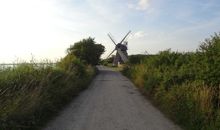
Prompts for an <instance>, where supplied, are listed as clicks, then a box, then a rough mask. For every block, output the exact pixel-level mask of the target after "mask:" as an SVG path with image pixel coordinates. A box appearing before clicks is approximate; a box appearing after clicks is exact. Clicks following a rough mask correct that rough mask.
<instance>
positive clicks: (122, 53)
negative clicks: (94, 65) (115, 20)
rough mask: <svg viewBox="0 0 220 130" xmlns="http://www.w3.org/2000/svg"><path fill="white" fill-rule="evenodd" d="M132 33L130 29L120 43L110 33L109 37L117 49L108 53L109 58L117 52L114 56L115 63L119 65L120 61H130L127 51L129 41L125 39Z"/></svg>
mask: <svg viewBox="0 0 220 130" xmlns="http://www.w3.org/2000/svg"><path fill="white" fill-rule="evenodd" d="M130 33H131V31H129V32H128V33H127V34H126V35H125V36H124V38H123V39H122V40H121V42H119V43H118V44H116V42H115V40H114V39H113V38H112V36H111V35H110V34H108V37H109V38H110V39H111V41H112V42H113V43H114V44H115V49H114V50H113V51H112V52H111V53H110V54H109V55H108V57H107V59H108V58H109V57H110V56H111V55H112V54H113V53H114V52H115V51H117V52H116V55H115V56H114V60H113V65H114V66H115V65H118V64H120V63H126V62H127V61H128V53H127V49H128V48H127V44H128V42H127V41H125V39H126V37H127V36H128V35H129V34H130Z"/></svg>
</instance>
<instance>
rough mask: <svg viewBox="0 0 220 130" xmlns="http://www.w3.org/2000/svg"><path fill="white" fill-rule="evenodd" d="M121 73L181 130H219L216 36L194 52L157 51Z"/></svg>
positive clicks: (219, 40)
mask: <svg viewBox="0 0 220 130" xmlns="http://www.w3.org/2000/svg"><path fill="white" fill-rule="evenodd" d="M134 61H135V60H134ZM123 73H124V74H125V75H127V76H128V77H129V78H131V79H132V80H133V82H134V83H135V84H136V85H137V86H138V87H139V88H141V91H143V92H145V93H147V94H148V95H149V96H150V97H151V99H153V101H154V102H155V103H156V104H157V105H158V106H159V107H160V108H161V109H162V110H163V111H164V112H165V113H167V114H168V115H169V116H170V117H171V118H172V119H173V120H174V121H176V122H177V123H179V124H180V125H182V126H183V127H184V128H186V129H189V130H211V129H212V130H217V129H220V123H219V121H220V89H219V86H220V34H215V35H214V36H211V38H210V39H206V40H205V41H204V42H203V43H202V44H201V45H200V47H199V49H198V50H197V51H196V52H187V53H179V52H171V50H170V49H168V50H165V51H161V52H159V53H158V54H157V55H151V56H148V57H146V58H145V59H143V60H142V61H141V62H137V64H130V65H129V66H127V67H126V68H125V69H124V70H123Z"/></svg>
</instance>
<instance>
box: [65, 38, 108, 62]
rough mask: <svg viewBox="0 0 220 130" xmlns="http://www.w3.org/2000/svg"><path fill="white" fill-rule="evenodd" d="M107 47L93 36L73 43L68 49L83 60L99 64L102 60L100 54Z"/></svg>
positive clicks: (69, 52)
mask: <svg viewBox="0 0 220 130" xmlns="http://www.w3.org/2000/svg"><path fill="white" fill-rule="evenodd" d="M104 51H105V47H104V46H103V45H101V44H96V42H95V40H94V39H93V38H90V37H89V38H87V39H83V40H81V41H79V42H76V43H75V44H74V45H71V46H70V48H68V49H67V52H68V54H73V55H75V56H76V57H77V58H79V59H80V60H81V61H83V62H85V63H87V64H91V65H97V64H98V63H99V61H100V56H101V55H102V54H103V53H104Z"/></svg>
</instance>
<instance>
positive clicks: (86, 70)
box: [0, 55, 94, 130]
mask: <svg viewBox="0 0 220 130" xmlns="http://www.w3.org/2000/svg"><path fill="white" fill-rule="evenodd" d="M93 75H94V71H93V68H92V67H91V66H86V65H84V64H82V63H81V62H80V60H79V59H77V58H76V57H75V56H73V55H67V56H66V57H65V58H63V59H62V60H61V61H60V62H59V63H57V66H55V67H45V66H39V67H36V66H35V65H34V63H33V64H25V63H24V64H20V65H18V66H17V67H15V68H7V69H3V70H0V130H31V129H40V127H41V126H42V125H43V124H44V123H45V122H46V121H47V120H48V118H50V117H51V116H53V115H54V114H55V113H57V111H58V110H60V109H61V108H62V107H63V106H64V105H65V104H66V103H67V102H69V101H71V99H72V97H73V96H76V95H77V94H78V93H79V92H80V91H81V90H82V89H84V88H85V87H86V86H87V85H88V84H89V82H90V81H91V79H92V77H93Z"/></svg>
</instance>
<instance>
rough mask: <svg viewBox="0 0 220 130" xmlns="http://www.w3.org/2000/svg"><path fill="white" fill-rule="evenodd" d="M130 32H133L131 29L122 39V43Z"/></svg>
mask: <svg viewBox="0 0 220 130" xmlns="http://www.w3.org/2000/svg"><path fill="white" fill-rule="evenodd" d="M129 33H131V31H129V32H128V33H127V34H126V35H125V37H124V38H123V39H122V40H121V42H120V43H122V42H123V41H124V40H125V38H126V37H127V36H128V34H129Z"/></svg>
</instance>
